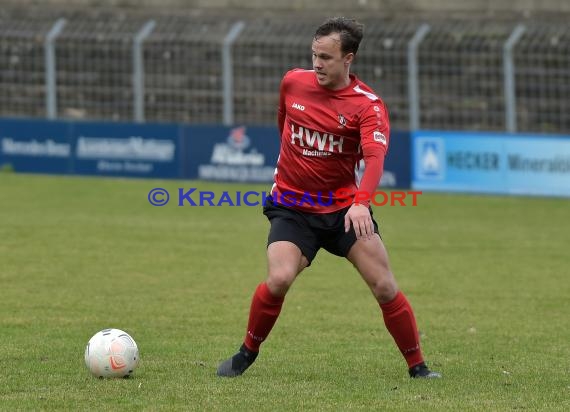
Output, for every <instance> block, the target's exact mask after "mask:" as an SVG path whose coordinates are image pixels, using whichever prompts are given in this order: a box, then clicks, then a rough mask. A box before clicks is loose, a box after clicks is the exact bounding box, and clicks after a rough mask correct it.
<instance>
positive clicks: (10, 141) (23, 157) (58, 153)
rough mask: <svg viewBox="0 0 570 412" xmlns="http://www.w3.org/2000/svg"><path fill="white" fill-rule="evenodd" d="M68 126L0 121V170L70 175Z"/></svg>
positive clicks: (33, 121)
mask: <svg viewBox="0 0 570 412" xmlns="http://www.w3.org/2000/svg"><path fill="white" fill-rule="evenodd" d="M69 130H70V125H69V124H68V123H65V122H46V121H37V120H27V121H23V120H2V121H1V122H0V167H1V166H9V167H11V168H12V169H13V170H15V171H23V172H28V171H31V172H34V173H54V174H61V173H70V171H71V163H70V157H71V142H70V138H69Z"/></svg>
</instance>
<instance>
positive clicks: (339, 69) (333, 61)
mask: <svg viewBox="0 0 570 412" xmlns="http://www.w3.org/2000/svg"><path fill="white" fill-rule="evenodd" d="M312 48H313V69H315V75H316V76H317V81H318V82H319V84H320V85H321V86H323V87H326V88H328V89H332V90H337V89H342V88H343V87H346V86H348V85H349V83H350V78H349V76H348V73H349V68H350V63H351V62H352V59H353V58H354V54H353V53H347V54H345V55H343V54H342V51H341V50H340V35H339V34H338V33H331V34H330V35H328V36H322V37H319V38H318V39H315V40H313V45H312Z"/></svg>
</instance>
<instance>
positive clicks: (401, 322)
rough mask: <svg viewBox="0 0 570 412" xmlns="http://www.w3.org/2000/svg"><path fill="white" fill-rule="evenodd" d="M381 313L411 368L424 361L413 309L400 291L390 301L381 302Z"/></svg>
mask: <svg viewBox="0 0 570 412" xmlns="http://www.w3.org/2000/svg"><path fill="white" fill-rule="evenodd" d="M380 308H381V309H382V315H383V316H384V323H385V324H386V328H387V329H388V332H390V334H391V335H392V337H393V338H394V340H395V341H396V345H397V346H398V349H400V352H402V355H404V358H406V362H407V363H408V367H409V368H411V367H413V366H416V365H418V364H420V363H422V362H423V361H424V359H423V356H422V351H421V349H420V337H419V334H418V327H417V326H416V319H415V318H414V311H413V310H412V307H411V306H410V303H409V302H408V299H406V296H404V294H403V293H402V292H398V294H397V295H396V297H395V298H394V299H392V300H391V301H390V302H387V303H381V304H380Z"/></svg>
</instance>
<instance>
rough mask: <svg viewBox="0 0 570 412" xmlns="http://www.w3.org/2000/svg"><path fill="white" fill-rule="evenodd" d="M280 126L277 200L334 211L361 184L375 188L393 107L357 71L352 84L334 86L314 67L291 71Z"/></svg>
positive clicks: (285, 83)
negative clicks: (362, 166) (361, 170)
mask: <svg viewBox="0 0 570 412" xmlns="http://www.w3.org/2000/svg"><path fill="white" fill-rule="evenodd" d="M278 126H279V131H280V133H281V149H280V152H279V159H278V160H277V167H276V169H275V183H274V185H273V188H272V190H271V192H272V194H273V200H274V201H275V202H276V203H279V204H284V205H287V206H290V207H293V208H296V209H299V210H302V211H304V212H311V213H330V212H334V211H337V210H339V209H342V208H344V207H346V206H347V205H350V204H351V203H352V200H353V198H354V195H355V194H356V192H357V191H358V190H360V191H365V192H366V193H369V194H372V193H373V192H374V190H375V189H376V187H377V186H378V183H379V182H380V177H381V175H382V169H383V165H384V156H385V155H386V152H387V150H388V142H389V134H390V125H389V120H388V111H387V108H386V106H385V104H384V103H383V102H382V100H381V99H380V98H378V97H377V96H376V95H375V94H374V92H373V91H372V89H370V88H369V87H368V86H367V85H366V84H364V83H363V82H361V81H360V80H359V79H358V78H357V77H356V76H354V75H352V74H351V75H350V85H348V86H347V87H345V88H343V89H340V90H330V89H327V88H325V87H323V86H321V85H319V83H318V82H317V78H316V76H315V72H314V70H301V69H294V70H291V71H289V72H287V73H286V74H285V76H284V77H283V80H282V82H281V90H280V99H279V111H278ZM361 159H364V162H365V171H364V175H363V177H362V180H361V182H360V187H359V184H358V182H357V178H356V167H357V164H358V162H359V161H360V160H361ZM358 203H363V204H365V205H368V204H369V202H366V201H364V202H362V201H360V202H358Z"/></svg>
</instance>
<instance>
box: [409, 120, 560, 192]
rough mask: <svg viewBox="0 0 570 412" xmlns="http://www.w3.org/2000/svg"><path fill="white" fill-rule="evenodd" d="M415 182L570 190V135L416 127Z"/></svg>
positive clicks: (434, 186) (477, 188) (472, 188)
mask: <svg viewBox="0 0 570 412" xmlns="http://www.w3.org/2000/svg"><path fill="white" fill-rule="evenodd" d="M412 141H413V143H412V144H413V155H412V164H413V179H412V187H413V188H414V189H419V190H442V191H461V192H477V193H500V194H524V195H550V196H570V137H547V136H540V135H509V134H500V133H496V134H494V133H460V132H434V131H429V132H427V131H426V132H416V133H414V135H413V140H412Z"/></svg>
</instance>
